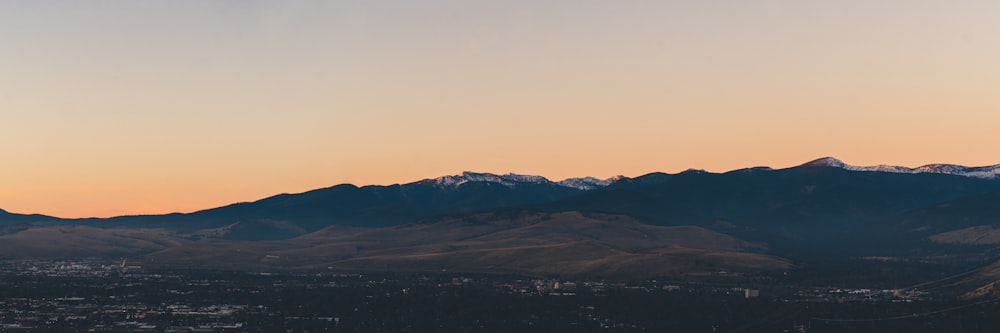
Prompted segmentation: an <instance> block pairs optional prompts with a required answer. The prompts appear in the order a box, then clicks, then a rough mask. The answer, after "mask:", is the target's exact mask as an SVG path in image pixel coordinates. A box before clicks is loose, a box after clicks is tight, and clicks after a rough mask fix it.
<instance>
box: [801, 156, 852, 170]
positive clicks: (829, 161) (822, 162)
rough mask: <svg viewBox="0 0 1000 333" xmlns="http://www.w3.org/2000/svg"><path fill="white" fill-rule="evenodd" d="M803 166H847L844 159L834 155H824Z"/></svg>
mask: <svg viewBox="0 0 1000 333" xmlns="http://www.w3.org/2000/svg"><path fill="white" fill-rule="evenodd" d="M802 166H806V167H831V168H843V167H846V166H847V163H844V161H841V160H838V159H836V158H833V157H823V158H818V159H815V160H812V161H809V162H806V163H805V164H803V165H802Z"/></svg>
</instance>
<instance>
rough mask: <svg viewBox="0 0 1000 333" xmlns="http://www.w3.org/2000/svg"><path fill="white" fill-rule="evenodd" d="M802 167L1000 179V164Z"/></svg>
mask: <svg viewBox="0 0 1000 333" xmlns="http://www.w3.org/2000/svg"><path fill="white" fill-rule="evenodd" d="M801 166H802V167H832V168H840V169H844V170H850V171H866V172H888V173H909V174H917V173H936V174H947V175H956V176H963V177H975V178H984V179H996V178H1000V164H998V165H992V166H983V167H967V166H962V165H954V164H928V165H924V166H921V167H917V168H908V167H904V166H895V165H884V164H881V165H876V166H855V165H850V164H847V163H844V162H843V161H841V160H838V159H836V158H833V157H823V158H820V159H816V160H813V161H810V162H807V163H805V164H802V165H801Z"/></svg>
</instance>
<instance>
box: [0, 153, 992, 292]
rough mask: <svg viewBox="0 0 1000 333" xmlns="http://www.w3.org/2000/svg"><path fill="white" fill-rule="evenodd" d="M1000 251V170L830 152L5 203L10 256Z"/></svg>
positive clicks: (547, 270)
mask: <svg viewBox="0 0 1000 333" xmlns="http://www.w3.org/2000/svg"><path fill="white" fill-rule="evenodd" d="M998 249H1000V165H995V166H986V167H965V166H958V165H949V164H933V165H926V166H921V167H917V168H906V167H898V166H870V167H861V166H852V165H848V164H846V163H844V162H842V161H840V160H837V159H834V158H829V157H827V158H821V159H817V160H814V161H810V162H807V163H804V164H802V165H799V166H796V167H791V168H785V169H771V168H767V167H753V168H745V169H738V170H733V171H730V172H726V173H711V172H706V171H701V170H693V169H692V170H687V171H684V172H680V173H676V174H668V173H651V174H646V175H642V176H638V177H634V178H629V177H624V176H616V177H612V178H608V179H596V178H592V177H584V178H570V179H565V180H562V181H551V180H549V179H547V178H545V177H541V176H530V175H518V174H504V175H497V174H490V173H476V172H464V173H462V174H460V175H450V176H442V177H437V178H432V179H424V180H420V181H416V182H412V183H407V184H394V185H387V186H378V185H369V186H361V187H358V186H355V185H351V184H342V185H336V186H332V187H327V188H321V189H316V190H312V191H308V192H304V193H298V194H280V195H276V196H272V197H268V198H264V199H261V200H258V201H254V202H246V203H235V204H232V205H227V206H223V207H217V208H212V209H207V210H202V211H197V212H192V213H186V214H180V213H174V214H166V215H143V216H120V217H113V218H106V219H99V218H86V219H61V218H56V217H50V216H44V215H21V214H13V213H8V212H6V211H2V210H0V251H2V253H5V255H6V256H8V257H13V258H25V257H72V256H105V257H129V258H133V259H134V260H137V261H142V262H146V263H147V264H149V265H164V266H170V267H174V266H184V267H220V266H224V267H229V268H232V269H319V268H329V269H343V270H393V271H396V270H404V271H438V270H441V269H451V270H459V271H477V272H504V273H521V274H541V275H547V274H565V275H574V274H575V275H593V276H618V277H653V276H662V275H672V274H689V275H691V274H693V275H697V274H708V273H710V272H715V271H720V270H726V271H747V272H750V271H761V270H782V269H789V268H790V267H799V266H802V265H809V263H810V262H811V260H815V258H831V257H835V258H848V257H852V258H853V257H866V256H881V257H884V256H896V257H908V258H916V257H927V256H935V255H963V256H972V257H975V256H979V257H985V256H987V255H989V254H991V253H993V252H994V251H996V250H998Z"/></svg>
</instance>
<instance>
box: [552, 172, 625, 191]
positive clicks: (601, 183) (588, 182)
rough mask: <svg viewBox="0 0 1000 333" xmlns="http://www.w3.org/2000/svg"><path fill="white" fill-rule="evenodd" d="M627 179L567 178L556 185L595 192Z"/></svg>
mask: <svg viewBox="0 0 1000 333" xmlns="http://www.w3.org/2000/svg"><path fill="white" fill-rule="evenodd" d="M626 178H627V177H625V176H621V175H618V176H614V177H611V178H608V179H597V178H594V177H583V178H566V179H563V180H561V181H559V182H558V183H556V184H559V185H562V186H565V187H572V188H575V189H580V190H584V191H589V190H593V189H597V188H602V187H606V186H608V185H611V184H614V183H615V182H617V181H620V180H623V179H626Z"/></svg>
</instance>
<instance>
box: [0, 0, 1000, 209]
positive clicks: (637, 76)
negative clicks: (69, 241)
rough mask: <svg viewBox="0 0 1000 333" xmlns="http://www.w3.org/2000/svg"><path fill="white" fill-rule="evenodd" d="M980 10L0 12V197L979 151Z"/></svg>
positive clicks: (954, 155) (161, 205)
mask: <svg viewBox="0 0 1000 333" xmlns="http://www.w3.org/2000/svg"><path fill="white" fill-rule="evenodd" d="M997 13H1000V2H998V1H967V0H955V1H920V0H884V1H854V0H845V1H790V0H789V1H781V0H770V1H751V0H748V1H715V0H706V1H662V0H660V1H627V0H625V1H591V0H552V1H537V0H533V1H480V0H455V1H439V0H427V1H253V0H242V1H236V0H232V1H194V0H191V1H185V0H181V1H167V0H163V1H88V0H74V1H36V0H26V1H18V0H7V1H0V151H2V154H3V155H2V156H3V157H2V159H0V208H2V209H4V210H7V211H11V212H19V213H43V214H48V215H55V216H60V217H89V216H98V217H107V216H115V215H122V214H151V213H167V212H190V211H195V210H199V209H205V208H211V207H215V206H220V205H225V204H228V203H233V202H241V201H252V200H256V199H260V198H263V197H267V196H270V195H274V194H278V193H295V192H302V191H306V190H310V189H314V188H320V187H326V186H331V185H334V184H340V183H353V184H359V185H363V184H393V183H406V182H411V181H416V180H420V179H424V178H434V177H438V176H442V175H449V174H457V173H460V172H461V171H463V170H472V171H479V172H493V173H508V172H514V173H523V174H537V175H543V176H546V177H548V178H550V179H554V180H561V179H564V178H567V177H579V176H595V177H599V178H605V177H610V176H614V175H625V176H638V175H642V174H645V173H648V172H653V171H662V172H679V171H682V170H685V169H688V168H698V169H705V170H709V171H715V172H723V171H728V170H732V169H738V168H743V167H749V166H761V165H767V166H772V167H789V166H794V165H797V164H801V163H804V162H806V161H808V160H812V159H815V158H818V157H823V156H835V157H837V158H840V159H842V160H844V161H845V162H847V163H850V164H855V165H875V164H892V165H903V166H910V167H915V166H919V165H923V164H928V163H955V164H964V165H970V166H977V165H992V164H997V163H1000V150H997V149H996V148H997V147H998V144H1000V134H998V133H1000V94H998V93H997V92H1000V62H998V61H997V59H1000V20H997V16H996V14H997Z"/></svg>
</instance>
